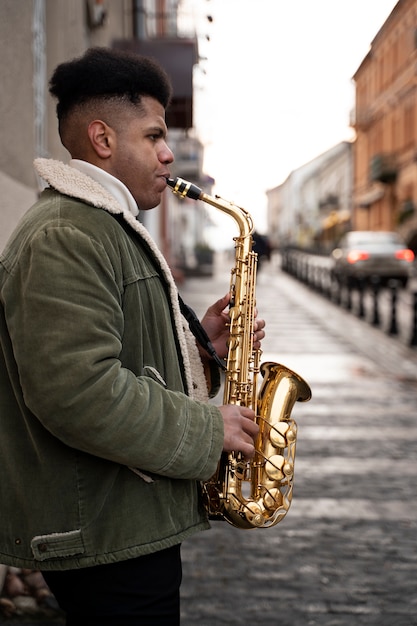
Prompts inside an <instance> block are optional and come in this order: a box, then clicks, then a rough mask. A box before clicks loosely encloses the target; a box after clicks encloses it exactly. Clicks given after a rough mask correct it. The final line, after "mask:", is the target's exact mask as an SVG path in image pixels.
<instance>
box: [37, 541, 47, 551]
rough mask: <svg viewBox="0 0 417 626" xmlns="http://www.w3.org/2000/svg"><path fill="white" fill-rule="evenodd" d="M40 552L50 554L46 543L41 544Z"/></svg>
mask: <svg viewBox="0 0 417 626" xmlns="http://www.w3.org/2000/svg"><path fill="white" fill-rule="evenodd" d="M39 552H48V546H47V545H46V543H40V544H39Z"/></svg>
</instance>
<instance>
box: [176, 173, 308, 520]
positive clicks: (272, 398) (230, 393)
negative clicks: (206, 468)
mask: <svg viewBox="0 0 417 626" xmlns="http://www.w3.org/2000/svg"><path fill="white" fill-rule="evenodd" d="M167 183H168V185H169V186H170V187H171V188H172V191H173V193H175V194H178V195H179V196H181V197H186V196H187V197H189V198H192V199H194V200H202V201H204V202H207V203H208V204H210V205H212V206H214V207H215V208H217V209H219V210H220V211H223V212H225V213H227V214H228V215H230V216H231V217H232V218H233V219H234V220H235V222H236V224H237V226H238V229H239V234H238V236H236V237H235V238H234V241H235V265H234V267H233V268H232V270H231V281H230V306H229V317H230V336H229V343H228V354H227V359H226V367H225V380H224V394H223V404H237V405H240V406H246V407H250V408H252V409H253V410H254V411H255V413H256V421H257V424H258V426H259V433H258V436H257V439H256V442H255V455H254V458H253V459H251V460H250V461H246V460H245V459H243V458H242V455H241V454H240V453H235V452H232V453H229V454H226V453H223V455H222V457H221V459H220V462H219V464H218V467H217V470H216V472H215V474H214V476H212V478H211V479H210V480H209V481H207V482H205V483H203V497H204V503H205V507H206V510H207V513H208V515H209V517H210V518H211V519H223V520H226V521H227V522H229V523H230V524H232V525H233V526H235V527H237V528H244V529H251V528H268V527H271V526H274V525H275V524H277V523H278V522H280V521H281V520H282V519H283V518H284V517H285V515H286V514H287V512H288V510H289V508H290V505H291V501H292V495H293V477H294V463H295V448H296V440H297V424H296V422H295V421H294V420H293V419H292V418H291V411H292V409H293V406H294V404H295V402H297V401H299V402H306V401H307V400H309V399H310V398H311V390H310V387H309V385H308V384H307V383H306V381H305V380H304V379H303V378H301V376H299V375H298V374H296V373H295V372H293V371H292V370H290V369H289V368H287V367H285V366H284V365H281V364H279V363H274V362H270V361H268V362H264V363H261V350H255V349H254V348H253V326H254V321H255V315H256V296H255V288H256V268H257V254H256V253H255V252H254V251H253V250H252V232H253V222H252V218H251V216H250V214H249V213H248V212H247V211H245V209H243V208H241V207H238V206H236V205H235V204H233V203H230V202H227V201H225V200H223V199H222V198H220V197H219V196H215V197H212V196H209V195H207V194H205V193H204V192H203V191H202V190H201V189H199V187H197V186H196V185H193V184H192V183H189V182H187V181H185V180H183V179H181V178H176V179H168V180H167ZM260 379H261V380H260Z"/></svg>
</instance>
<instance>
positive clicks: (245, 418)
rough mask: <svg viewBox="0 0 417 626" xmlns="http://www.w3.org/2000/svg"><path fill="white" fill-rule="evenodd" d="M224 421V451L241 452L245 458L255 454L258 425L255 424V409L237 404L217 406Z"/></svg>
mask: <svg viewBox="0 0 417 626" xmlns="http://www.w3.org/2000/svg"><path fill="white" fill-rule="evenodd" d="M219 409H220V412H221V414H222V416H223V422H224V444H223V451H224V452H232V451H234V452H241V453H242V454H243V456H244V457H245V458H246V459H251V458H252V457H253V456H254V454H255V445H254V442H255V439H256V435H257V434H258V432H259V426H258V425H257V424H255V421H254V420H255V411H253V410H252V409H249V408H247V407H244V406H239V405H237V404H227V405H224V406H220V407H219Z"/></svg>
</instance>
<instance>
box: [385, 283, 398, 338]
mask: <svg viewBox="0 0 417 626" xmlns="http://www.w3.org/2000/svg"><path fill="white" fill-rule="evenodd" d="M388 287H389V289H390V292H391V323H390V325H389V328H388V330H387V332H388V334H389V335H398V325H397V289H398V282H397V281H396V280H390V281H389V283H388Z"/></svg>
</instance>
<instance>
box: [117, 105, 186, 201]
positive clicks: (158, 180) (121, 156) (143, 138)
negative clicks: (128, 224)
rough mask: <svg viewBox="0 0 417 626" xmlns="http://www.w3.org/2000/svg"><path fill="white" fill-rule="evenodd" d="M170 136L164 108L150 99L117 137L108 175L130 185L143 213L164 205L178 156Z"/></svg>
mask: <svg viewBox="0 0 417 626" xmlns="http://www.w3.org/2000/svg"><path fill="white" fill-rule="evenodd" d="M166 134H167V127H166V124H165V110H164V107H163V106H162V105H161V104H160V103H159V102H158V101H157V100H154V99H153V98H150V97H144V98H142V110H141V111H140V113H139V114H138V115H137V116H134V117H129V118H128V121H127V122H126V124H124V125H123V127H122V129H121V130H120V131H119V132H118V133H117V143H116V147H115V149H114V151H113V153H112V157H111V160H110V163H109V165H110V168H109V169H108V171H109V173H110V174H112V175H113V176H115V177H116V178H118V179H119V180H121V181H122V183H124V184H125V185H126V187H127V188H128V189H129V191H130V193H131V194H132V196H133V197H134V199H135V200H136V203H137V205H138V207H139V208H140V209H141V210H143V211H146V210H148V209H152V208H154V207H155V206H157V205H158V204H159V203H160V201H161V195H162V192H163V191H164V189H165V187H166V178H167V177H169V169H168V166H169V164H170V163H172V162H173V160H174V156H173V154H172V152H171V150H170V149H169V148H168V145H167V143H166Z"/></svg>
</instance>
